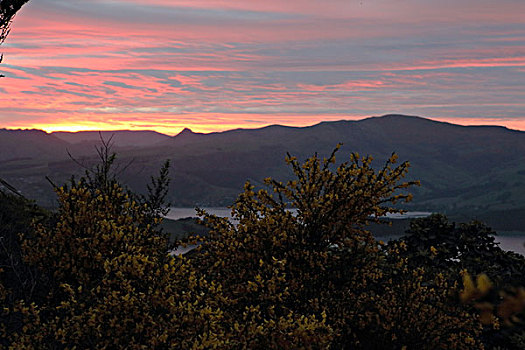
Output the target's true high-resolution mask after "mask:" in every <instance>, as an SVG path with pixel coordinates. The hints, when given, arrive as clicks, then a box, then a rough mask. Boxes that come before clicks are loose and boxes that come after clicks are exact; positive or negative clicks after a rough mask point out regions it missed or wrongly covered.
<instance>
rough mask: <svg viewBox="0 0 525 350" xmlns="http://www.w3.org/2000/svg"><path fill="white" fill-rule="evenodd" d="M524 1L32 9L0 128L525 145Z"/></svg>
mask: <svg viewBox="0 0 525 350" xmlns="http://www.w3.org/2000/svg"><path fill="white" fill-rule="evenodd" d="M523 13H525V2H523V1H518V0H503V1H498V2H494V1H491V0H490V1H489V0H456V1H451V0H443V1H439V2H437V1H416V0H405V1H397V0H375V1H371V0H361V1H352V0H330V1H325V2H320V1H316V0H294V1H288V2H282V1H276V0H265V1H245V2H240V1H224V0H221V1H219V0H199V1H195V0H192V1H180V0H153V1H152V0H149V1H145V0H118V1H116V0H113V1H109V0H93V1H85V0H69V1H66V0H38V1H37V0H33V1H31V2H30V3H29V5H27V7H25V8H24V9H23V10H22V12H21V13H20V14H19V16H18V17H17V18H16V20H15V23H14V25H13V31H12V33H11V36H10V37H9V38H8V42H7V43H6V45H4V46H3V47H2V50H3V52H4V53H5V59H4V62H5V64H2V65H1V66H0V70H1V71H2V72H3V74H5V75H6V78H4V79H2V80H0V84H1V87H2V88H1V89H2V90H0V124H1V125H2V126H5V127H41V128H46V130H59V129H70V130H72V129H75V130H78V129H116V128H135V129H138V128H155V129H156V130H159V131H162V132H167V133H170V134H175V133H177V132H178V131H180V129H182V128H183V127H186V126H187V127H191V128H192V129H194V130H196V131H214V130H224V129H228V128H232V127H255V126H262V125H267V124H274V123H283V124H288V125H308V124H313V123H316V122H319V121H322V120H337V119H354V118H360V117H366V116H370V115H381V114H386V113H393V112H395V113H405V114H417V115H422V116H427V117H431V118H434V119H441V120H447V121H452V122H457V123H469V124H472V123H475V124H483V123H487V124H494V123H496V124H504V125H507V126H509V127H514V128H521V129H523V130H525V20H524V19H523V16H522V14H523Z"/></svg>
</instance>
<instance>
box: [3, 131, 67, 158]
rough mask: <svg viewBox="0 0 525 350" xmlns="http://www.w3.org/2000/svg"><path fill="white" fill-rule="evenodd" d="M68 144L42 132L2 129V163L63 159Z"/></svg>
mask: <svg viewBox="0 0 525 350" xmlns="http://www.w3.org/2000/svg"><path fill="white" fill-rule="evenodd" d="M66 147H67V142H64V141H63V140H60V139H58V138H56V137H55V136H53V135H50V134H48V133H46V132H45V131H42V130H34V129H33V130H6V129H0V161H13V160H19V159H27V160H30V159H39V158H63V157H64V156H66V155H67V153H66V151H65V150H66Z"/></svg>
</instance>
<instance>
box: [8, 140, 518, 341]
mask: <svg viewBox="0 0 525 350" xmlns="http://www.w3.org/2000/svg"><path fill="white" fill-rule="evenodd" d="M336 151H337V149H336V150H335V151H334V152H333V153H332V154H331V155H330V156H329V157H327V158H320V157H318V156H317V155H315V156H313V157H311V158H309V159H307V160H306V161H305V162H303V163H301V162H299V161H298V160H297V159H295V158H294V157H291V156H288V157H287V159H286V161H287V162H288V164H289V165H290V166H291V169H292V170H293V172H294V174H295V178H294V179H293V180H291V181H289V182H287V183H281V182H279V181H276V180H273V179H266V180H265V183H266V185H267V186H268V187H269V190H270V191H266V190H257V191H256V190H255V188H254V186H252V185H251V184H249V183H247V184H246V186H245V188H244V192H243V193H241V194H240V195H239V197H238V199H237V201H236V202H235V203H234V204H233V206H232V216H233V219H234V220H235V221H234V223H232V222H230V221H228V220H227V219H225V218H219V217H215V216H212V215H208V214H206V213H205V212H204V211H201V214H202V216H203V222H204V223H205V224H206V225H207V226H208V227H209V228H210V233H209V235H208V236H207V237H205V238H202V237H193V238H190V239H188V240H185V241H184V242H182V241H180V242H175V245H179V244H183V243H184V244H187V243H196V244H198V248H196V249H195V251H194V252H192V254H188V255H185V256H173V255H171V254H170V250H171V249H172V248H173V246H172V245H170V244H169V242H168V237H167V235H166V234H165V233H163V232H162V231H161V230H160V229H159V228H158V224H159V222H160V220H161V217H162V215H163V214H165V210H166V207H165V198H166V194H167V192H166V190H167V185H168V183H169V177H168V166H169V164H166V166H165V167H163V168H162V169H161V173H160V175H159V177H157V178H154V179H153V181H152V185H151V186H150V187H149V191H148V195H146V196H137V195H135V194H133V193H131V192H129V191H128V190H126V189H125V188H124V187H123V186H122V185H120V184H119V182H118V180H117V179H116V178H115V176H114V175H112V174H113V173H112V172H111V169H112V164H113V162H114V159H115V158H114V156H112V155H110V154H109V153H108V152H107V148H106V149H105V150H102V151H101V152H100V153H99V155H100V156H101V160H102V163H101V165H99V167H97V168H96V169H95V170H94V171H93V172H88V173H87V174H86V176H84V177H82V178H80V179H78V180H75V179H72V180H71V181H70V183H69V184H68V185H66V186H62V187H57V188H56V189H55V190H56V193H57V198H58V202H59V209H58V212H57V213H55V214H54V216H53V219H51V220H39V221H38V220H36V221H35V220H34V221H33V223H32V224H29V220H26V221H24V227H25V228H26V229H25V230H21V231H22V233H23V236H21V237H19V236H18V235H15V236H13V237H18V238H17V239H18V241H17V244H18V246H19V247H20V254H19V256H20V258H19V261H20V263H21V264H23V266H24V268H25V269H26V270H27V271H29V272H31V273H32V276H34V277H33V279H34V283H33V284H32V285H33V286H34V288H35V289H37V290H38V292H34V293H29V294H27V293H26V294H25V293H18V292H16V290H14V288H13V285H14V284H13V283H12V276H13V274H12V271H11V270H12V269H11V268H10V267H2V268H3V271H1V272H0V276H1V278H2V279H1V284H0V287H1V288H0V298H1V299H0V300H2V301H3V303H4V307H3V308H2V314H1V317H0V322H1V328H0V331H1V332H2V337H1V338H2V339H3V340H2V343H1V344H0V345H3V346H6V347H11V348H38V349H46V348H47V349H61V348H63V349H66V348H68V349H69V348H132V349H177V348H179V349H189V348H193V349H208V348H218V349H242V348H245V349H263V348H270V349H297V348H305V349H315V348H319V349H325V348H334V349H343V348H357V349H385V348H388V349H403V348H407V349H410V348H417V347H419V348H423V349H481V348H483V347H484V345H489V347H490V346H492V345H494V344H493V343H494V342H493V343H491V342H490V341H488V340H487V339H489V338H490V336H491V335H497V336H498V337H500V338H498V339H509V341H510V339H513V341H514V342H519V341H520V339H521V338H520V333H519V332H514V333H511V334H510V333H509V334H503V333H501V331H500V330H499V329H496V328H495V327H494V326H493V325H491V326H488V325H486V324H484V318H483V314H482V313H481V312H480V309H479V307H476V305H473V304H471V303H470V301H471V300H473V299H474V297H471V298H470V299H469V298H460V297H459V296H460V293H462V294H461V295H465V293H466V292H465V289H464V287H463V284H462V282H461V277H460V276H461V275H460V274H461V273H463V274H465V272H464V271H465V270H469V269H471V268H472V267H473V265H476V264H478V261H479V259H485V258H487V259H488V258H489V257H490V256H492V255H496V256H499V255H498V254H500V253H499V251H498V249H499V248H497V247H496V245H495V244H494V242H493V241H490V239H488V238H486V237H485V236H483V235H485V234H488V232H489V230H487V229H485V228H483V227H481V226H479V225H478V226H475V225H470V226H461V227H460V228H459V229H457V228H456V227H455V226H453V225H452V226H451V224H448V222H447V221H446V219H445V218H441V217H431V218H429V219H427V221H417V222H415V223H414V224H413V226H412V227H411V230H410V231H409V232H408V235H407V236H405V237H403V238H401V239H400V240H398V241H394V242H391V243H389V244H388V245H385V244H383V243H381V242H378V241H376V240H375V239H374V237H373V236H372V235H371V233H370V232H368V231H367V230H366V225H367V224H368V223H369V222H371V221H379V219H380V217H381V216H383V215H385V214H386V213H395V212H399V211H400V210H399V209H397V208H396V207H395V204H396V203H398V202H401V201H408V200H410V198H411V197H410V194H408V192H406V189H407V188H408V187H409V186H411V185H415V184H416V183H415V182H403V180H402V179H403V177H404V176H405V174H406V172H407V170H408V167H409V164H408V163H401V164H400V165H397V157H396V156H395V155H392V157H391V158H390V159H389V160H388V161H387V162H386V164H385V165H384V166H383V167H382V168H379V169H378V170H375V169H374V168H373V167H372V159H371V158H370V157H359V156H358V155H357V154H352V155H351V156H350V159H349V160H348V161H347V162H343V163H342V164H340V165H336V159H335V155H336ZM291 208H293V209H294V210H293V211H291V210H290V209H291ZM18 229H20V228H19V227H17V228H16V230H18ZM443 232H444V233H443ZM451 232H452V233H453V234H452V233H451ZM479 232H481V233H482V237H481V238H480V239H481V241H483V242H486V248H487V249H485V248H483V249H481V248H479V247H478V248H476V249H478V250H475V249H474V247H475V246H477V245H478V243H479V242H480V241H479V239H477V238H476V234H477V233H479ZM441 235H444V236H443V237H441ZM484 237H485V238H484ZM451 240H452V241H451ZM459 243H461V244H459ZM457 247H460V248H457ZM458 249H459V250H458ZM498 259H499V260H497V261H498V262H501V261H503V262H512V263H516V262H519V261H520V260H516V259H518V258H516V257H515V256H504V255H501V257H500V258H498ZM505 259H507V260H505ZM493 265H494V264H489V263H487V264H486V265H482V267H481V268H479V267H478V269H477V270H475V269H472V272H473V273H477V272H478V271H479V270H480V269H485V268H486V270H487V271H488V272H487V273H489V274H493V273H499V272H501V271H502V270H501V268H500V269H498V268H496V266H493ZM10 269H11V270H10ZM490 276H491V277H492V275H490ZM511 276H512V277H509V278H501V279H497V278H496V276H495V277H494V278H495V279H494V281H495V282H494V283H495V284H498V283H500V281H501V283H507V284H509V286H511V285H514V284H515V282H516V281H518V280H519V278H518V276H517V273H511ZM513 283H514V284H513ZM516 285H517V284H516ZM15 289H16V288H15ZM467 299H468V300H467ZM518 312H519V310H518ZM480 314H481V315H482V317H481V318H480V316H479V315H480ZM491 332H492V333H491ZM495 332H496V333H495ZM497 332H499V333H497ZM511 337H512V338H511ZM491 339H492V338H491Z"/></svg>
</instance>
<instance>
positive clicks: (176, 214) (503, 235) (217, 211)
mask: <svg viewBox="0 0 525 350" xmlns="http://www.w3.org/2000/svg"><path fill="white" fill-rule="evenodd" d="M202 209H204V210H206V211H207V212H208V213H210V214H214V215H217V216H220V217H227V218H231V209H228V208H225V207H213V208H202ZM430 214H431V213H430V212H424V211H413V212H408V213H405V214H397V213H396V214H390V215H388V216H387V217H388V218H390V219H393V220H395V219H414V218H420V217H425V216H428V215H430ZM189 217H197V214H196V212H195V208H175V207H172V208H170V212H169V213H168V215H166V218H168V219H172V220H179V219H184V218H189ZM397 237H398V236H397ZM376 238H378V239H381V240H384V241H388V240H389V239H390V238H392V237H387V236H385V237H376ZM496 242H499V244H500V247H501V249H504V250H510V251H513V252H516V253H519V254H522V255H525V247H524V246H523V244H524V243H525V232H500V233H499V234H498V235H497V236H496ZM188 248H189V247H188ZM188 248H187V249H184V251H179V249H177V251H176V253H177V254H181V253H185V252H186V251H187V250H191V248H189V249H188Z"/></svg>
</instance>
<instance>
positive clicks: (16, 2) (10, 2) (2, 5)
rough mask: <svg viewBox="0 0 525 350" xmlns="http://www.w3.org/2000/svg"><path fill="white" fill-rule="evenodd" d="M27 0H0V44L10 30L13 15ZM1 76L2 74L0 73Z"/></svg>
mask: <svg viewBox="0 0 525 350" xmlns="http://www.w3.org/2000/svg"><path fill="white" fill-rule="evenodd" d="M28 1H29V0H1V1H0V45H1V44H2V43H3V42H4V40H5V39H6V38H7V35H8V34H9V32H10V30H11V28H10V27H11V22H12V21H13V18H14V17H15V15H16V13H17V12H18V11H19V10H20V9H21V8H22V6H24V5H25V4H26V3H27V2H28ZM2 59H3V55H1V54H0V63H2ZM0 77H3V75H0Z"/></svg>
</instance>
